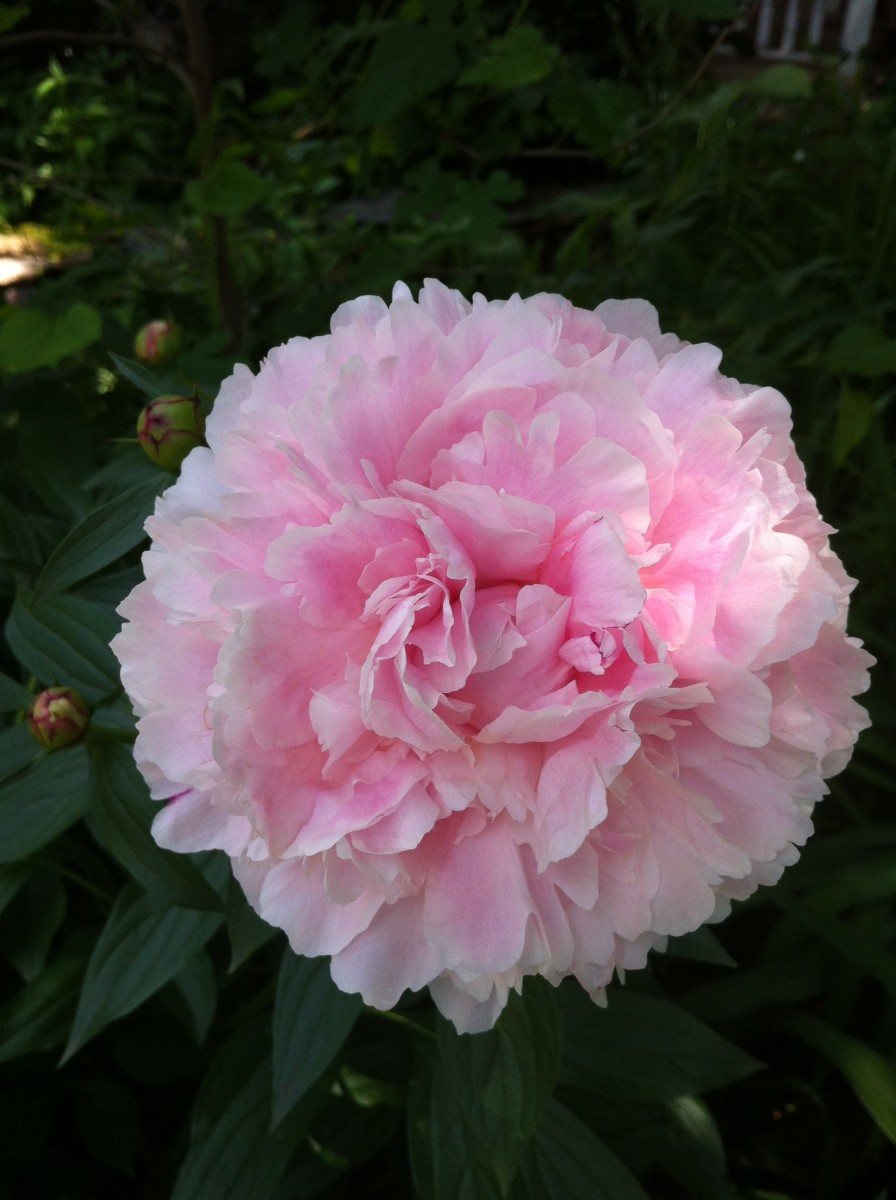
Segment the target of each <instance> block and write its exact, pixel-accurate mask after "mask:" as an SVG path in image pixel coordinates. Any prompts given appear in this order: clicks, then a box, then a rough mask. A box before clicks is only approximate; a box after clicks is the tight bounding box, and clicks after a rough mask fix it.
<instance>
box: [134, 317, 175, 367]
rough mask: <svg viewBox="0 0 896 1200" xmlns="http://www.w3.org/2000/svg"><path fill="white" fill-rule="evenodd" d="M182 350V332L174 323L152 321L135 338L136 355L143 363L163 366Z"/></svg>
mask: <svg viewBox="0 0 896 1200" xmlns="http://www.w3.org/2000/svg"><path fill="white" fill-rule="evenodd" d="M179 349H180V330H179V329H178V328H177V326H176V325H175V324H174V322H173V321H150V322H149V324H148V325H144V326H143V328H142V329H140V330H139V331H138V332H137V336H136V337H135V338H134V353H135V354H136V356H137V357H138V358H139V359H140V361H141V362H144V363H151V364H153V365H161V364H162V363H166V362H168V360H169V359H171V358H173V357H174V356H175V354H177V352H178V350H179Z"/></svg>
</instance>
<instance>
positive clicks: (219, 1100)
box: [171, 1022, 326, 1200]
mask: <svg viewBox="0 0 896 1200" xmlns="http://www.w3.org/2000/svg"><path fill="white" fill-rule="evenodd" d="M265 1041H266V1037H265V1029H264V1026H263V1025H261V1024H259V1023H257V1022H253V1023H250V1024H248V1025H244V1026H243V1028H242V1029H240V1030H239V1032H238V1033H236V1034H235V1035H234V1036H233V1037H232V1038H231V1039H230V1041H229V1042H227V1043H225V1045H224V1046H223V1047H222V1048H221V1050H219V1051H218V1053H217V1054H216V1055H215V1057H214V1059H213V1060H212V1063H211V1066H210V1067H209V1069H208V1072H207V1074H206V1076H205V1079H204V1080H203V1081H202V1086H201V1087H200V1089H199V1094H198V1096H197V1098H196V1105H195V1108H194V1111H193V1122H192V1131H191V1137H190V1147H189V1150H188V1151H187V1155H186V1158H185V1159H184V1161H183V1163H182V1165H181V1168H180V1171H179V1172H178V1175H177V1180H176V1182H175V1185H174V1191H173V1193H172V1196H171V1200H268V1198H269V1197H270V1196H272V1195H273V1193H274V1191H275V1189H276V1188H277V1185H278V1183H279V1181H280V1178H281V1176H282V1175H283V1172H284V1171H285V1169H286V1166H287V1164H288V1162H289V1160H290V1158H291V1157H292V1155H293V1153H294V1151H295V1149H296V1143H297V1141H298V1138H299V1137H300V1136H301V1134H302V1132H303V1131H304V1129H305V1128H306V1127H307V1125H308V1124H309V1122H310V1120H311V1118H312V1117H313V1116H314V1113H315V1112H316V1111H317V1109H318V1108H319V1107H320V1104H321V1103H322V1101H323V1100H324V1099H325V1098H326V1090H323V1091H322V1092H319V1093H317V1094H314V1095H309V1096H308V1097H306V1103H305V1104H302V1105H300V1106H299V1107H298V1108H297V1109H295V1110H294V1111H293V1113H291V1114H290V1117H289V1119H288V1120H286V1121H284V1122H282V1123H281V1124H280V1125H279V1126H278V1127H277V1128H276V1129H275V1130H273V1131H272V1130H271V1129H270V1128H269V1125H270V1116H271V1109H270V1098H271V1057H270V1052H269V1051H268V1050H267V1047H266V1046H265Z"/></svg>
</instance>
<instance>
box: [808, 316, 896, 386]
mask: <svg viewBox="0 0 896 1200" xmlns="http://www.w3.org/2000/svg"><path fill="white" fill-rule="evenodd" d="M822 362H823V363H824V366H825V367H826V368H827V370H829V371H848V372H849V373H850V374H851V375H862V376H864V377H865V378H867V379H877V378H878V377H879V376H881V375H893V374H896V338H891V337H887V336H886V334H884V333H881V331H880V330H879V329H873V328H871V327H870V326H868V325H847V327H846V328H845V329H841V330H840V332H839V333H838V334H837V336H836V337H835V338H834V340H833V341H832V342H831V344H830V346H829V347H828V348H827V351H826V352H825V354H824V355H823V357H822Z"/></svg>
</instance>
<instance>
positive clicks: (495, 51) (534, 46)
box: [457, 25, 560, 92]
mask: <svg viewBox="0 0 896 1200" xmlns="http://www.w3.org/2000/svg"><path fill="white" fill-rule="evenodd" d="M559 58H560V51H559V50H558V49H557V47H556V46H553V45H551V43H550V42H546V41H545V39H544V36H543V35H542V32H541V30H540V29H538V28H537V27H536V26H535V25H515V26H514V27H513V28H512V29H511V30H509V32H507V33H506V34H504V36H503V37H498V38H494V39H492V40H491V41H490V42H489V43H488V45H487V48H486V51H485V54H484V55H483V56H482V58H480V59H479V61H478V62H475V63H473V64H472V65H471V66H469V67H467V68H466V70H465V71H463V72H462V73H461V75H460V78H459V79H458V81H457V82H458V83H459V84H482V85H484V86H485V87H490V88H494V89H495V91H499V92H507V91H511V90H512V89H514V88H519V87H527V86H528V85H530V84H533V83H538V82H540V81H541V80H542V79H544V78H545V76H547V75H549V74H550V73H551V71H552V70H553V69H554V66H555V65H556V63H557V61H558V59H559Z"/></svg>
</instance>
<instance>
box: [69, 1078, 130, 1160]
mask: <svg viewBox="0 0 896 1200" xmlns="http://www.w3.org/2000/svg"><path fill="white" fill-rule="evenodd" d="M72 1110H73V1114H74V1120H75V1125H76V1126H77V1129H78V1133H79V1134H80V1135H81V1138H82V1140H83V1142H84V1144H85V1145H86V1146H87V1148H88V1149H89V1151H90V1153H91V1154H92V1155H93V1156H94V1158H96V1159H98V1160H99V1161H100V1162H101V1163H105V1165H106V1166H108V1167H112V1168H113V1169H114V1170H116V1171H122V1172H123V1173H124V1174H125V1175H129V1176H130V1177H131V1178H132V1179H133V1177H134V1165H135V1163H134V1160H135V1158H136V1154H137V1146H138V1143H139V1141H140V1133H141V1114H140V1109H139V1107H138V1104H137V1101H136V1098H135V1096H134V1092H133V1090H132V1089H131V1088H129V1087H125V1085H124V1084H123V1083H122V1082H121V1081H120V1080H119V1079H116V1078H115V1077H114V1076H112V1075H107V1074H100V1073H98V1072H96V1071H95V1072H94V1073H93V1074H91V1075H85V1076H84V1077H82V1078H81V1079H80V1080H79V1081H78V1083H77V1084H76V1085H75V1090H74V1095H73V1097H72Z"/></svg>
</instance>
